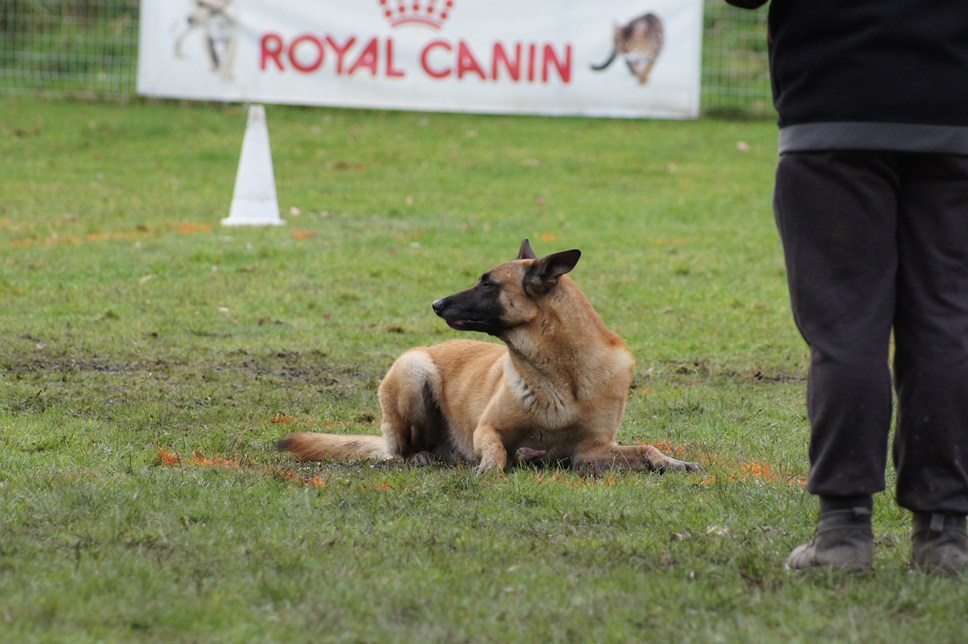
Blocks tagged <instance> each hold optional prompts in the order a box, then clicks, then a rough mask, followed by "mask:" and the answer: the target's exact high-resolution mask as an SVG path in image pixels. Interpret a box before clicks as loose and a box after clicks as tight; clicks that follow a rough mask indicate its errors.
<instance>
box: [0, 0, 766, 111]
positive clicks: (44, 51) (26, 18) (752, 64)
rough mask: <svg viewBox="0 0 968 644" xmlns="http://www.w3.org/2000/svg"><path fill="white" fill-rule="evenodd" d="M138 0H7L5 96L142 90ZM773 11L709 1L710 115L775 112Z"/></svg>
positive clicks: (3, 2) (2, 40)
mask: <svg viewBox="0 0 968 644" xmlns="http://www.w3.org/2000/svg"><path fill="white" fill-rule="evenodd" d="M138 9H139V2H138V0H0V95H42V96H54V97H70V98H88V99H100V100H109V101H127V100H130V99H132V98H134V97H135V81H136V76H137V68H138V63H137V56H138ZM765 40H766V12H765V11H743V10H741V9H736V8H734V7H730V6H729V5H727V4H726V3H725V2H724V1H723V0H706V2H705V18H704V35H703V72H702V107H703V111H704V113H706V114H733V115H742V116H764V115H769V114H772V111H773V107H772V104H771V101H770V87H769V76H768V73H767V61H766V45H765Z"/></svg>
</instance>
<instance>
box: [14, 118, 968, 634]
mask: <svg viewBox="0 0 968 644" xmlns="http://www.w3.org/2000/svg"><path fill="white" fill-rule="evenodd" d="M268 116H269V123H270V132H271V137H272V141H273V151H274V161H275V169H276V178H277V184H278V191H279V200H280V206H281V208H282V211H283V213H284V218H285V219H286V220H287V221H288V223H287V225H286V226H282V227H277V228H271V229H226V228H222V227H220V226H219V224H218V222H219V220H220V219H221V218H222V217H224V216H226V215H227V212H228V206H229V202H230V198H231V193H232V184H233V180H234V176H235V169H236V165H237V163H238V153H239V149H240V146H241V138H242V132H243V129H244V124H245V118H244V113H243V111H242V110H241V109H240V108H223V107H210V106H203V105H193V106H182V105H173V104H162V105H140V104H139V105H131V106H127V107H121V106H108V105H95V104H72V103H58V102H39V101H35V100H30V99H4V100H3V101H0V158H2V160H3V166H4V172H3V173H0V303H2V314H0V640H2V641H9V642H21V641H51V642H54V641H56V642H61V641H70V642H86V641H92V642H93V641H142V640H144V641H199V642H209V641H213V642H214V641H218V642H234V641H238V642H248V641H367V642H369V641H372V642H376V641H414V642H417V641H420V642H423V641H440V642H445V641H446V642H462V641H466V642H478V641H480V642H484V641H498V640H500V641H511V642H545V641H595V642H612V641H614V642H620V641H663V640H680V641H726V642H749V641H764V642H768V641H769V642H772V641H817V640H824V641H862V642H872V641H932V642H960V641H964V639H965V636H966V634H968V627H966V626H965V623H966V622H965V610H964V606H965V605H964V587H963V584H962V583H961V582H960V581H958V580H955V579H939V578H935V577H931V576H927V575H923V574H920V573H914V572H911V571H909V570H908V569H907V568H906V561H907V558H908V556H909V545H908V534H909V517H908V515H907V514H906V513H904V512H902V511H900V510H898V509H897V508H896V506H895V505H894V503H893V495H892V494H891V493H890V492H888V493H885V494H883V495H878V498H877V499H876V506H875V530H876V534H877V552H876V557H875V571H874V572H872V573H870V574H866V575H860V576H852V575H846V574H830V573H816V574H809V575H805V576H795V575H790V574H787V573H785V572H784V571H783V570H782V561H783V558H784V557H785V555H786V554H787V552H788V551H789V550H790V548H792V547H793V546H794V545H796V544H797V543H800V542H801V541H803V540H805V539H807V538H809V535H810V534H811V532H812V529H813V521H814V519H815V503H814V501H813V499H812V498H811V497H809V496H808V495H807V494H806V493H805V492H804V491H803V488H802V485H801V482H802V480H803V478H804V477H805V475H806V471H807V462H806V443H807V428H806V421H805V415H804V411H803V388H804V370H803V365H804V363H805V356H806V352H805V349H804V347H803V345H802V342H801V340H800V338H799V337H798V335H797V333H796V330H795V328H794V326H793V324H792V321H791V320H790V315H789V310H788V304H787V298H786V289H785V281H784V279H785V278H784V271H783V262H782V257H781V254H780V250H779V243H778V241H777V238H776V232H775V230H774V226H773V221H772V215H771V210H770V190H771V183H772V171H773V165H774V163H775V137H776V133H775V128H774V125H773V124H772V123H770V122H729V121H716V120H704V121H700V122H685V123H680V122H655V121H642V122H638V121H606V120H594V121H589V120H580V119H540V118H514V117H479V116H466V115H431V114H409V113H380V112H355V111H336V110H322V109H294V108H281V107H270V108H269V110H268ZM524 237H530V238H531V240H532V242H533V244H534V246H535V248H536V250H537V251H538V252H539V254H540V253H545V252H551V251H554V250H562V249H566V248H572V247H579V248H581V249H582V250H583V252H584V254H583V256H582V260H581V262H580V263H579V265H578V267H577V268H576V270H575V272H574V274H573V275H574V277H575V279H576V280H577V281H578V282H579V284H581V285H582V287H583V289H584V290H585V292H586V294H587V295H588V296H589V298H590V299H591V301H592V302H593V303H594V304H595V305H596V307H597V308H598V310H599V312H600V313H601V314H602V317H603V318H604V319H605V321H606V322H607V323H608V324H609V325H610V326H611V327H612V328H613V329H615V330H616V331H618V332H619V333H620V334H621V335H622V336H623V337H625V339H626V340H627V341H628V343H629V345H630V347H631V349H632V351H633V353H634V354H635V356H636V358H637V368H636V374H637V375H636V379H635V384H634V387H633V390H632V391H631V395H630V404H629V408H628V413H627V415H626V419H625V423H624V428H623V434H622V440H623V441H625V442H636V441H639V442H641V441H647V442H652V443H661V444H663V445H664V446H665V448H666V449H668V450H669V451H671V452H673V453H675V454H676V455H678V456H680V457H682V458H685V459H688V460H698V461H700V462H702V463H703V465H704V467H705V472H703V473H697V474H684V475H672V474H670V475H665V476H661V475H655V474H647V473H642V474H627V473H608V474H606V475H605V476H604V477H602V478H600V479H596V478H582V477H579V476H576V475H575V474H572V473H570V472H559V471H556V470H553V469H527V468H525V469H519V470H515V471H511V472H509V473H508V475H507V477H506V478H478V477H475V476H474V474H473V470H472V469H471V468H464V467H461V468H442V467H441V468H437V467H433V468H424V469H418V468H410V467H407V466H403V465H380V466H371V465H368V464H351V465H346V464H317V465H305V464H299V463H296V462H294V461H292V460H291V459H289V458H287V457H285V456H282V455H280V454H278V453H276V452H275V451H274V449H273V444H274V442H275V440H276V439H277V438H278V437H279V436H280V435H282V434H284V433H288V432H290V431H293V430H313V429H318V430H323V429H328V430H329V431H345V432H356V433H359V432H367V433H375V432H377V431H378V429H377V419H378V416H379V408H378V404H377V401H376V397H375V389H376V386H377V383H378V382H379V379H380V377H381V375H382V373H383V372H384V370H385V369H386V368H387V367H388V366H389V364H390V362H391V361H392V360H393V358H394V357H395V356H396V355H397V354H398V353H400V352H401V351H402V350H404V349H406V348H407V347H410V346H412V345H415V344H423V343H430V342H437V341H441V340H445V339H448V338H453V337H456V336H457V335H458V334H457V332H455V331H451V330H449V329H448V328H446V326H445V325H444V324H443V323H442V322H441V321H440V320H439V319H437V318H436V317H435V316H434V315H433V313H432V311H431V309H430V302H431V301H433V300H434V299H435V298H437V297H441V296H443V295H447V294H449V293H452V292H454V291H456V290H458V289H462V288H465V287H467V286H469V285H470V284H471V283H472V282H473V281H474V280H475V278H476V277H477V276H478V275H479V274H480V273H481V272H482V271H483V270H484V269H486V268H488V267H490V266H492V265H493V264H496V263H498V262H499V261H503V260H505V259H510V258H511V257H513V256H514V254H515V253H516V251H517V247H518V244H519V243H520V241H521V239H522V238H524ZM889 476H890V477H893V473H891V474H890V475H889ZM891 484H892V483H891V482H889V487H890V485H891Z"/></svg>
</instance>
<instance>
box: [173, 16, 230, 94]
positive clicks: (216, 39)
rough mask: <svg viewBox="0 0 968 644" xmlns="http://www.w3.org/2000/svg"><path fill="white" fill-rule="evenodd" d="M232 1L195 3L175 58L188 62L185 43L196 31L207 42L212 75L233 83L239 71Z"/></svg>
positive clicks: (180, 38) (176, 45) (182, 25)
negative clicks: (235, 73)
mask: <svg viewBox="0 0 968 644" xmlns="http://www.w3.org/2000/svg"><path fill="white" fill-rule="evenodd" d="M231 4H232V0H191V5H192V8H191V10H189V12H188V14H187V15H186V16H185V21H184V23H182V24H181V26H180V33H179V34H178V38H177V39H176V40H175V56H176V57H178V58H184V57H185V56H184V53H183V50H184V45H185V40H186V39H187V38H188V37H189V36H190V35H192V34H193V33H194V32H196V31H200V32H201V33H202V34H203V35H204V38H205V54H206V56H207V57H208V61H209V63H210V65H211V68H212V71H213V72H217V73H218V74H219V76H221V77H222V79H224V80H227V81H228V80H232V77H233V73H234V72H233V68H234V67H235V46H236V38H235V25H236V22H235V19H234V18H233V17H232V16H231V15H229V12H228V9H229V5H231Z"/></svg>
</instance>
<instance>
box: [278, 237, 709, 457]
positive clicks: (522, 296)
mask: <svg viewBox="0 0 968 644" xmlns="http://www.w3.org/2000/svg"><path fill="white" fill-rule="evenodd" d="M580 256H581V251H578V250H568V251H564V252H560V253H554V254H552V255H548V256H547V257H544V258H542V259H538V258H537V257H536V256H535V254H534V251H533V250H531V244H530V243H529V242H528V240H527V239H526V240H524V242H523V243H522V244H521V250H520V252H519V253H518V258H517V259H515V260H513V261H510V262H506V263H504V264H501V265H500V266H497V267H495V268H492V269H491V270H490V271H488V272H487V273H485V274H484V275H483V276H482V277H481V279H480V281H479V282H478V283H477V285H476V286H474V287H472V288H470V289H468V290H466V291H461V292H460V293H457V294H455V295H451V296H450V297H448V298H444V299H441V300H437V301H436V302H434V303H433V308H434V311H435V312H436V313H437V315H439V316H440V317H442V318H443V319H444V320H446V322H447V324H448V325H450V326H451V327H452V328H454V329H458V330H461V331H481V332H483V333H488V334H490V335H493V336H495V337H498V338H500V339H501V340H503V341H504V345H501V344H495V343H491V342H477V341H473V340H451V341H449V342H444V343H442V344H437V345H434V346H431V347H417V348H415V349H411V350H409V351H407V352H406V353H404V354H403V355H401V356H400V357H399V358H397V360H396V361H395V362H394V363H393V366H391V367H390V370H389V372H387V375H386V376H385V377H384V379H383V381H382V382H381V383H380V390H379V394H380V406H381V408H382V409H383V420H382V424H381V429H382V431H383V435H382V436H347V435H340V434H316V433H302V434H290V435H288V436H285V437H283V438H282V439H281V440H280V441H279V444H278V447H279V449H280V450H283V451H286V452H290V453H292V454H294V455H296V456H298V457H300V458H303V459H309V460H322V459H328V458H336V459H355V458H370V459H389V458H394V457H400V458H403V459H405V460H407V461H409V462H411V463H416V464H428V463H431V462H433V461H435V460H440V461H444V462H455V461H469V462H475V463H477V464H478V465H477V471H478V473H486V472H499V471H501V470H503V469H504V468H505V466H507V465H508V462H509V460H510V461H514V460H528V461H532V460H539V459H540V460H546V461H549V462H562V463H565V464H570V465H572V466H575V467H578V468H581V469H586V470H587V469H591V470H593V471H600V470H601V469H603V468H609V467H618V468H628V469H633V470H642V469H648V470H659V471H663V470H676V471H683V470H688V471H695V470H698V469H700V468H699V466H698V465H697V464H695V463H687V462H685V461H679V460H676V459H674V458H670V457H668V456H666V455H664V454H662V452H660V451H659V450H657V449H656V448H655V447H652V446H651V445H619V444H617V443H616V442H615V438H616V436H617V435H618V430H619V425H620V424H621V421H622V414H623V413H624V412H625V402H626V399H627V398H628V393H629V387H630V385H631V382H632V370H633V367H634V360H633V358H632V354H631V353H629V350H628V348H627V347H626V346H625V343H624V342H623V341H622V339H621V338H620V337H619V336H618V335H616V334H615V333H613V332H612V331H610V330H609V329H608V327H606V326H605V324H604V323H603V322H602V320H601V318H600V317H598V314H597V313H596V312H595V309H593V308H592V305H591V304H589V302H588V300H587V299H585V296H584V295H583V294H582V292H581V291H580V290H579V288H578V286H577V285H576V284H575V282H574V281H572V280H571V278H569V277H568V276H566V275H565V274H566V273H568V272H570V271H571V270H572V269H573V268H574V267H575V264H576V263H577V262H578V258H579V257H580ZM505 345H506V346H505Z"/></svg>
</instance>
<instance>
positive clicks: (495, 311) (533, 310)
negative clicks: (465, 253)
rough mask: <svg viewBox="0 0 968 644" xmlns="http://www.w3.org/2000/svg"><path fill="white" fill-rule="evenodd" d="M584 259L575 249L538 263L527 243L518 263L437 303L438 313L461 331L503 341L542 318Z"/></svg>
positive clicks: (500, 268) (493, 271)
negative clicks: (564, 280)
mask: <svg viewBox="0 0 968 644" xmlns="http://www.w3.org/2000/svg"><path fill="white" fill-rule="evenodd" d="M580 257H581V251H580V250H578V249H573V250H566V251H562V252H560V253H552V254H551V255H548V256H546V257H542V258H541V259H538V256H537V255H535V253H534V250H532V249H531V243H530V242H529V241H528V240H527V239H525V240H524V241H523V242H522V243H521V249H520V250H519V251H518V256H517V258H516V259H513V260H511V261H510V262H505V263H504V264H500V265H498V266H495V267H494V268H492V269H491V270H489V271H487V272H486V273H484V274H483V275H482V276H481V279H480V280H479V281H478V282H477V284H475V285H474V286H472V287H471V288H469V289H467V290H466V291H461V292H460V293H455V294H454V295H451V296H450V297H445V298H442V299H439V300H437V301H436V302H434V303H433V307H434V312H435V313H436V314H437V315H439V316H440V317H442V318H443V319H444V321H446V322H447V324H448V325H449V326H450V327H451V328H454V329H457V330H458V331H480V332H482V333H487V334H489V335H493V336H497V337H501V336H502V335H503V334H504V333H505V332H506V331H508V330H509V329H512V328H514V327H516V326H520V325H522V324H527V323H528V322H530V321H531V320H533V319H534V318H535V317H537V316H538V314H539V313H540V311H541V307H542V306H543V305H544V300H545V298H546V297H547V296H549V295H550V294H552V293H553V292H554V291H555V289H556V288H557V287H558V282H559V280H560V279H561V277H562V276H563V275H565V274H566V273H568V272H569V271H571V269H573V268H574V267H575V264H577V263H578V259H579V258H580Z"/></svg>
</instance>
